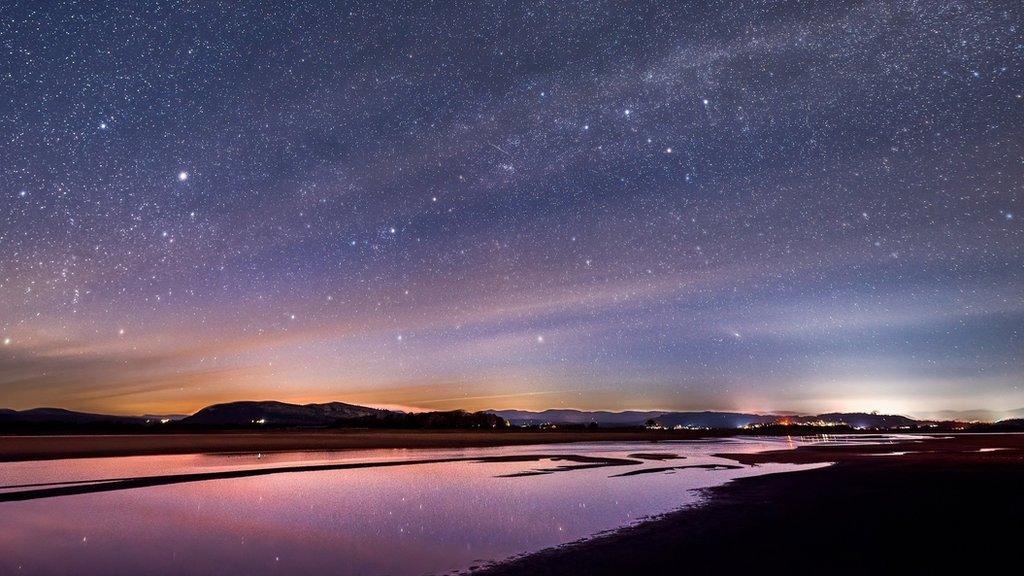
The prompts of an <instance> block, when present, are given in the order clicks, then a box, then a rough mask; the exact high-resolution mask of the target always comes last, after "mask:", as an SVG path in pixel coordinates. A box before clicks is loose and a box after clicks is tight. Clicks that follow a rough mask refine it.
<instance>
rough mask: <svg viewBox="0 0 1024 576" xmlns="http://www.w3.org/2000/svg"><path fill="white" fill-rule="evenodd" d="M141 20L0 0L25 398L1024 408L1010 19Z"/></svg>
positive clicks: (237, 4)
mask: <svg viewBox="0 0 1024 576" xmlns="http://www.w3.org/2000/svg"><path fill="white" fill-rule="evenodd" d="M104 4H106V5H104ZM117 4H118V3H114V2H110V3H98V2H37V1H25V2H13V3H12V2H6V3H4V6H3V7H2V8H0V344H2V345H0V406H6V407H12V408H29V407H35V406H61V407H66V408H73V409H82V410H92V411H106V412H114V413H143V412H150V413H154V412H157V413H170V412H191V411H193V410H196V409H198V408H200V407H202V406H203V405H206V404H210V403H213V402H218V401H226V400H237V399H278V400H285V401H302V402H311V401H327V400H341V401H347V402H353V403H362V404H373V405H379V406H401V407H414V408H422V409H448V408H456V407H462V408H468V409H483V408H525V409H537V408H547V407H572V408H585V409H597V408H602V409H616V410H619V409H632V408H649V409H740V410H750V411H770V410H798V411H806V412H816V411H826V410H872V409H877V410H880V411H886V412H901V413H906V414H912V415H923V416H928V415H932V414H935V413H936V412H937V411H940V410H947V409H948V410H966V409H989V410H996V411H1000V410H1008V409H1016V408H1020V407H1022V406H1024V233H1022V229H1021V226H1022V223H1024V64H1022V63H1024V40H1022V38H1024V30H1022V26H1024V22H1022V20H1024V8H1022V6H1021V4H1020V3H1019V1H1007V2H987V1H974V0H971V1H964V2H953V1H934V2H933V1H927V0H924V1H918V2H881V1H867V2H844V3H840V2H808V1H805V2H788V1H779V2H773V1H746V0H744V1H735V2H730V1H725V2H685V3H684V2H662V3H647V2H627V1H623V0H620V1H591V0H587V1H579V2H573V1H569V0H557V1H550V2H527V3H518V2H454V1H438V2H426V1H416V2H402V3H352V4H342V3H337V4H336V5H329V4H328V3H327V2H295V3H293V2H287V3H284V2H283V3H280V4H279V5H273V4H272V3H269V2H267V3H262V2H243V1H234V0H232V1H226V2H221V3H215V2H170V1H167V2H124V3H123V4H122V5H117Z"/></svg>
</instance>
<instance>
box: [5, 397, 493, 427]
mask: <svg viewBox="0 0 1024 576" xmlns="http://www.w3.org/2000/svg"><path fill="white" fill-rule="evenodd" d="M506 426H508V423H507V422H506V421H505V420H503V419H502V418H500V417H498V416H495V415H493V414H488V413H484V412H476V413H470V412H465V411H462V410H452V411H447V412H421V413H416V414H407V413H404V412H398V411H393V410H383V409H380V408H370V407H367V406H357V405H355V404H345V403H343V402H328V403H324V404H288V403H286V402H276V401H241V402H228V403H225V404H214V405H212V406H207V407H206V408H203V409H202V410H199V411H198V412H196V413H195V414H192V415H191V416H179V415H172V416H159V415H156V416H154V415H147V416H112V415H106V414H90V413H86V412H73V411H71V410H64V409H61V408H34V409H31V410H22V411H16V410H7V409H0V428H4V429H8V430H15V431H17V430H29V431H31V430H47V429H61V430H63V429H75V428H85V429H100V428H121V429H124V428H133V427H159V428H160V429H179V430H181V429H190V428H191V429H196V428H251V427H268V428H269V427H308V428H327V427H363V428H504V427H506Z"/></svg>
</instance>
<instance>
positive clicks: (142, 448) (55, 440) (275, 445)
mask: <svg viewBox="0 0 1024 576" xmlns="http://www.w3.org/2000/svg"><path fill="white" fill-rule="evenodd" d="M700 436H702V434H701V433H700V432H691V431H659V430H616V431H612V430H608V431H603V430H566V431H561V430H535V431H519V430H508V431H505V430H502V431H490V430H488V431H459V430H445V431H424V430H340V431H315V432H296V431H286V430H280V431H267V432H238V433H235V432H210V433H201V434H110V435H66V436H0V462H11V461H17V460H54V459H62V458H90V457H108V456H141V455H154V454H198V453H209V452H280V451H295V450H357V449H374V448H479V447H487V446H514V445H527V444H556V443H564V442H600V441H609V442H622V441H655V440H685V439H691V438H697V437H700Z"/></svg>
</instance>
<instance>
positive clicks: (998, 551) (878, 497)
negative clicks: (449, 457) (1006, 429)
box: [473, 435, 1024, 576]
mask: <svg viewBox="0 0 1024 576" xmlns="http://www.w3.org/2000/svg"><path fill="white" fill-rule="evenodd" d="M983 448H1000V450H997V451H989V452H978V450H980V449H983ZM901 451H912V452H911V453H909V454H905V455H884V456H883V455H878V454H883V453H891V452H901ZM723 456H726V457H730V458H733V459H735V460H737V461H740V462H743V463H745V464H758V463H765V462H790V463H810V462H835V464H834V465H832V466H828V467H825V468H820V469H816V470H807V471H800V472H792V473H779V474H770V475H765V476H757V477H750V478H743V479H740V480H737V481H734V482H732V483H729V484H726V485H724V486H719V487H716V488H712V489H709V490H706V491H705V496H706V498H707V499H706V501H705V503H704V504H702V505H701V506H697V507H693V508H688V509H683V510H680V511H677V512H674V513H670V514H667V515H665V516H662V517H660V518H657V519H653V520H651V521H648V522H644V523H642V524H639V525H636V526H633V527H629V528H625V529H622V530H619V531H617V532H613V533H610V534H606V535H602V536H598V537H595V538H593V539H590V540H585V541H582V542H577V543H573V544H568V545H565V546H561V547H557V548H551V549H547V550H542V551H540V552H537V553H534V554H530V555H527V556H524V557H520V558H515V559H511V560H509V561H507V562H504V563H500V564H497V565H494V566H489V567H486V568H484V569H481V570H477V571H474V572H473V574H474V575H476V574H480V575H483V574H486V575H494V576H511V575H520V574H521V575H538V574H539V575H543V574H587V575H588V576H593V575H602V574H645V573H654V574H676V573H689V574H710V573H716V574H765V573H768V574H778V573H790V574H792V573H799V572H822V573H824V572H827V573H831V574H836V573H838V574H859V575H867V574H878V573H883V574H889V573H897V572H900V573H906V574H923V573H937V574H948V573H952V572H959V571H960V569H964V570H966V573H968V574H971V573H981V572H982V571H983V570H987V569H999V570H1000V572H1002V571H1005V570H1006V569H1007V568H1008V567H1009V566H1013V565H1015V564H1016V563H1017V562H1018V561H1019V560H1018V558H1019V556H1018V555H1017V548H1018V547H1019V546H1020V542H1021V536H1022V534H1024V527H1022V526H1021V523H1022V520H1021V519H1022V518H1024V436H1022V435H992V436H987V435H986V436H960V437H956V438H954V439H931V440H927V441H925V442H923V443H908V442H901V443H896V444H889V445H884V446H877V445H876V446H847V447H837V448H825V447H814V446H810V447H805V448H798V449H796V450H788V451H776V452H766V453H761V454H750V455H723ZM1010 562H1012V563H1010Z"/></svg>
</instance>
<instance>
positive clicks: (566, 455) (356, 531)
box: [0, 438, 885, 574]
mask: <svg viewBox="0 0 1024 576" xmlns="http://www.w3.org/2000/svg"><path fill="white" fill-rule="evenodd" d="M843 441H848V440H843ZM861 441H863V440H861ZM872 441H875V442H878V441H885V439H873V440H872ZM790 442H794V441H793V440H786V439H742V438H740V439H721V440H714V441H702V442H660V443H657V444H647V445H644V444H638V443H621V444H620V443H593V444H570V445H547V446H518V447H505V448H476V449H459V450H423V449H421V450H365V451H347V452H291V453H283V454H244V455H237V454H236V455H216V454H207V455H175V456H142V457H124V458H98V459H86V460H73V461H71V460H69V461H48V462H18V463H9V464H5V465H4V466H3V467H2V468H0V485H3V486H4V488H2V489H0V497H3V496H4V495H8V497H9V495H11V494H16V493H20V492H25V491H36V492H39V491H41V490H42V491H44V492H43V493H42V495H41V496H38V497H37V498H36V499H33V500H28V501H21V502H0V573H21V574H68V573H75V574H129V573H130V574H137V573H146V574H178V573H183V572H186V573H208V574H217V573H221V574H223V573H247V574H275V573H294V572H296V571H300V572H302V571H308V572H313V571H316V572H332V573H343V574H345V573H350V574H424V573H443V572H448V571H454V570H460V569H465V568H467V567H469V566H472V565H476V564H480V563H482V562H486V561H489V560H500V559H502V558H506V557H509V556H511V555H515V554H520V553H524V552H529V551H534V550H538V549H541V548H544V547H548V546H553V545H557V544H561V543H565V542H569V541H572V540H576V539H579V538H583V537H586V536H590V535H593V534H595V533H598V532H601V531H606V530H610V529H614V528H617V527H621V526H623V525H627V524H630V523H633V522H636V521H638V520H640V519H642V518H645V517H648V516H651V515H657V514H662V513H665V512H668V511H671V510H674V509H677V508H679V507H682V506H686V505H690V504H693V503H695V502H697V499H698V495H697V493H695V492H694V491H693V489H695V488H702V487H708V486H713V485H717V484H721V483H723V482H726V481H728V480H729V479H732V478H738V477H743V476H751V475H758V474H765V473H770V472H776V471H782V470H795V469H800V468H806V467H808V466H799V465H782V464H770V465H761V466H757V467H747V466H739V465H737V464H736V462H734V461H731V460H726V459H722V458H717V457H714V456H712V454H713V453H717V452H756V451H762V450H766V449H778V448H782V447H785V446H787V445H789V443H790ZM413 462H415V463H413ZM164 478H175V479H177V480H181V481H175V482H167V483H162V484H161V483H157V484H152V483H153V482H154V479H158V480H159V479H164ZM139 479H142V481H143V484H141V485H142V486H149V487H138V486H139V484H138V483H137V482H136V483H135V484H131V483H129V484H124V482H125V481H126V480H128V481H138V480H139ZM147 482H148V483H150V484H146V483H147ZM118 483H121V484H118ZM27 485H32V486H27ZM42 485H45V486H42ZM111 485H112V486H113V487H111ZM76 486H77V487H81V486H86V487H103V488H102V489H103V490H109V491H103V492H96V493H85V494H78V495H59V494H60V492H56V493H54V492H45V491H47V490H53V489H55V488H57V489H60V488H66V487H76ZM121 486H124V487H126V488H131V489H122V488H121Z"/></svg>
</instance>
